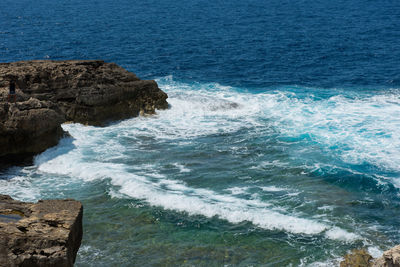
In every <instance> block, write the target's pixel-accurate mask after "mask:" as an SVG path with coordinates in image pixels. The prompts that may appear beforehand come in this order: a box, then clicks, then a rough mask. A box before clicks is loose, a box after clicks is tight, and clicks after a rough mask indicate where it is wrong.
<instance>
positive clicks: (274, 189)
mask: <svg viewBox="0 0 400 267" xmlns="http://www.w3.org/2000/svg"><path fill="white" fill-rule="evenodd" d="M260 188H261V189H262V190H263V191H267V192H279V191H286V190H287V189H286V188H282V187H276V186H274V185H271V186H261V187H260Z"/></svg>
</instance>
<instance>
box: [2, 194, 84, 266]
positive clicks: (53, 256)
mask: <svg viewBox="0 0 400 267" xmlns="http://www.w3.org/2000/svg"><path fill="white" fill-rule="evenodd" d="M82 214H83V208H82V205H81V203H80V202H78V201H75V200H71V199H65V200H39V202H38V203H27V202H20V201H16V200H13V199H12V198H11V197H9V196H7V195H0V266H10V267H13V266H46V267H47V266H73V263H74V262H75V258H76V254H77V252H78V249H79V246H80V244H81V240H82Z"/></svg>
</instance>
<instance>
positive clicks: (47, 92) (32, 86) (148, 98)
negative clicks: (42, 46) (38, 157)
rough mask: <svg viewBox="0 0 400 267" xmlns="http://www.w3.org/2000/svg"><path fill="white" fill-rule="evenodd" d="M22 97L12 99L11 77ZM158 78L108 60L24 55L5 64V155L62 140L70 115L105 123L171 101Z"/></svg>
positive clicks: (1, 129) (0, 93)
mask: <svg viewBox="0 0 400 267" xmlns="http://www.w3.org/2000/svg"><path fill="white" fill-rule="evenodd" d="M11 79H12V80H15V81H16V85H17V90H16V92H17V103H9V102H8V99H7V96H8V86H9V81H10V80H11ZM166 99H167V95H166V94H165V93H164V92H163V91H161V90H160V89H159V88H158V85H157V83H156V82H155V81H153V80H140V79H139V78H138V77H136V75H135V74H133V73H131V72H129V71H127V70H125V69H123V68H121V67H119V66H118V65H116V64H113V63H105V62H104V61H99V60H92V61H21V62H13V63H1V64H0V161H1V158H3V159H4V158H5V157H4V156H7V157H6V158H10V157H11V158H12V159H14V158H16V157H18V156H20V155H27V154H35V153H40V152H42V151H44V150H45V149H46V148H48V147H51V146H53V145H55V144H56V143H57V141H58V140H59V137H60V136H61V135H62V130H61V127H60V124H61V123H63V122H65V121H73V122H79V123H83V124H89V125H98V126H101V125H105V124H106V123H108V122H110V121H113V120H120V119H126V118H130V117H134V116H138V115H139V114H153V113H155V110H156V109H165V108H167V107H168V103H167V101H166Z"/></svg>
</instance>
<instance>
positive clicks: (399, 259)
mask: <svg viewBox="0 0 400 267" xmlns="http://www.w3.org/2000/svg"><path fill="white" fill-rule="evenodd" d="M340 267H400V245H398V246H395V247H393V248H392V249H389V250H387V251H385V252H384V253H383V255H382V257H380V258H377V259H373V258H372V256H371V255H369V254H368V252H367V251H365V250H364V249H360V250H353V251H352V252H351V253H350V254H347V255H346V256H345V257H344V260H343V261H342V262H341V263H340Z"/></svg>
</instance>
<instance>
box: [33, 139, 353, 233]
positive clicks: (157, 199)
mask: <svg viewBox="0 0 400 267" xmlns="http://www.w3.org/2000/svg"><path fill="white" fill-rule="evenodd" d="M76 145H77V147H76V148H75V149H73V150H71V151H69V152H68V153H66V154H63V155H60V156H57V157H55V158H52V159H49V160H48V161H46V162H41V163H40V164H39V165H38V169H39V170H40V171H42V172H48V173H56V174H63V175H68V176H70V177H71V178H79V179H83V180H85V181H92V180H94V179H105V178H107V179H110V180H111V183H112V184H113V185H114V186H118V187H119V188H120V189H119V193H122V194H125V195H127V196H130V197H133V198H137V199H143V200H145V201H147V202H148V203H149V204H151V205H154V206H160V207H163V208H165V209H170V210H175V211H178V212H185V213H187V214H189V215H203V216H206V217H210V218H211V217H218V218H220V219H225V220H227V221H229V222H231V223H239V222H243V221H249V222H251V223H253V224H254V225H257V226H259V227H261V228H265V229H269V230H281V231H287V232H291V233H296V234H320V233H322V232H325V231H326V236H327V237H328V238H331V239H339V240H345V241H347V240H349V239H350V238H355V235H354V236H353V235H352V234H351V233H347V232H345V231H344V230H341V229H339V228H332V229H331V227H330V226H329V225H327V224H324V223H321V222H318V221H315V220H312V219H306V218H301V217H298V216H296V215H293V214H285V212H284V211H285V210H284V209H283V208H280V209H279V210H280V211H277V210H278V209H277V210H275V208H274V207H272V206H271V204H269V203H266V202H262V201H260V200H257V199H253V200H246V199H241V198H238V197H236V196H235V195H234V194H226V195H225V194H218V193H216V192H214V191H212V190H208V189H202V188H191V187H187V186H186V185H185V184H184V183H182V182H180V181H176V180H170V179H159V180H156V181H153V180H151V179H149V178H150V175H136V174H134V173H130V172H128V171H127V170H126V166H124V165H122V164H115V163H104V162H103V163H102V162H86V161H84V160H82V151H80V148H81V145H80V142H76ZM50 152H51V153H53V151H50ZM45 154H46V153H45ZM43 156H46V155H43ZM154 170H155V169H154V168H153V169H152V172H154ZM110 193H111V195H112V196H113V197H118V195H119V194H118V193H116V192H114V191H112V192H111V191H110Z"/></svg>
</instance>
